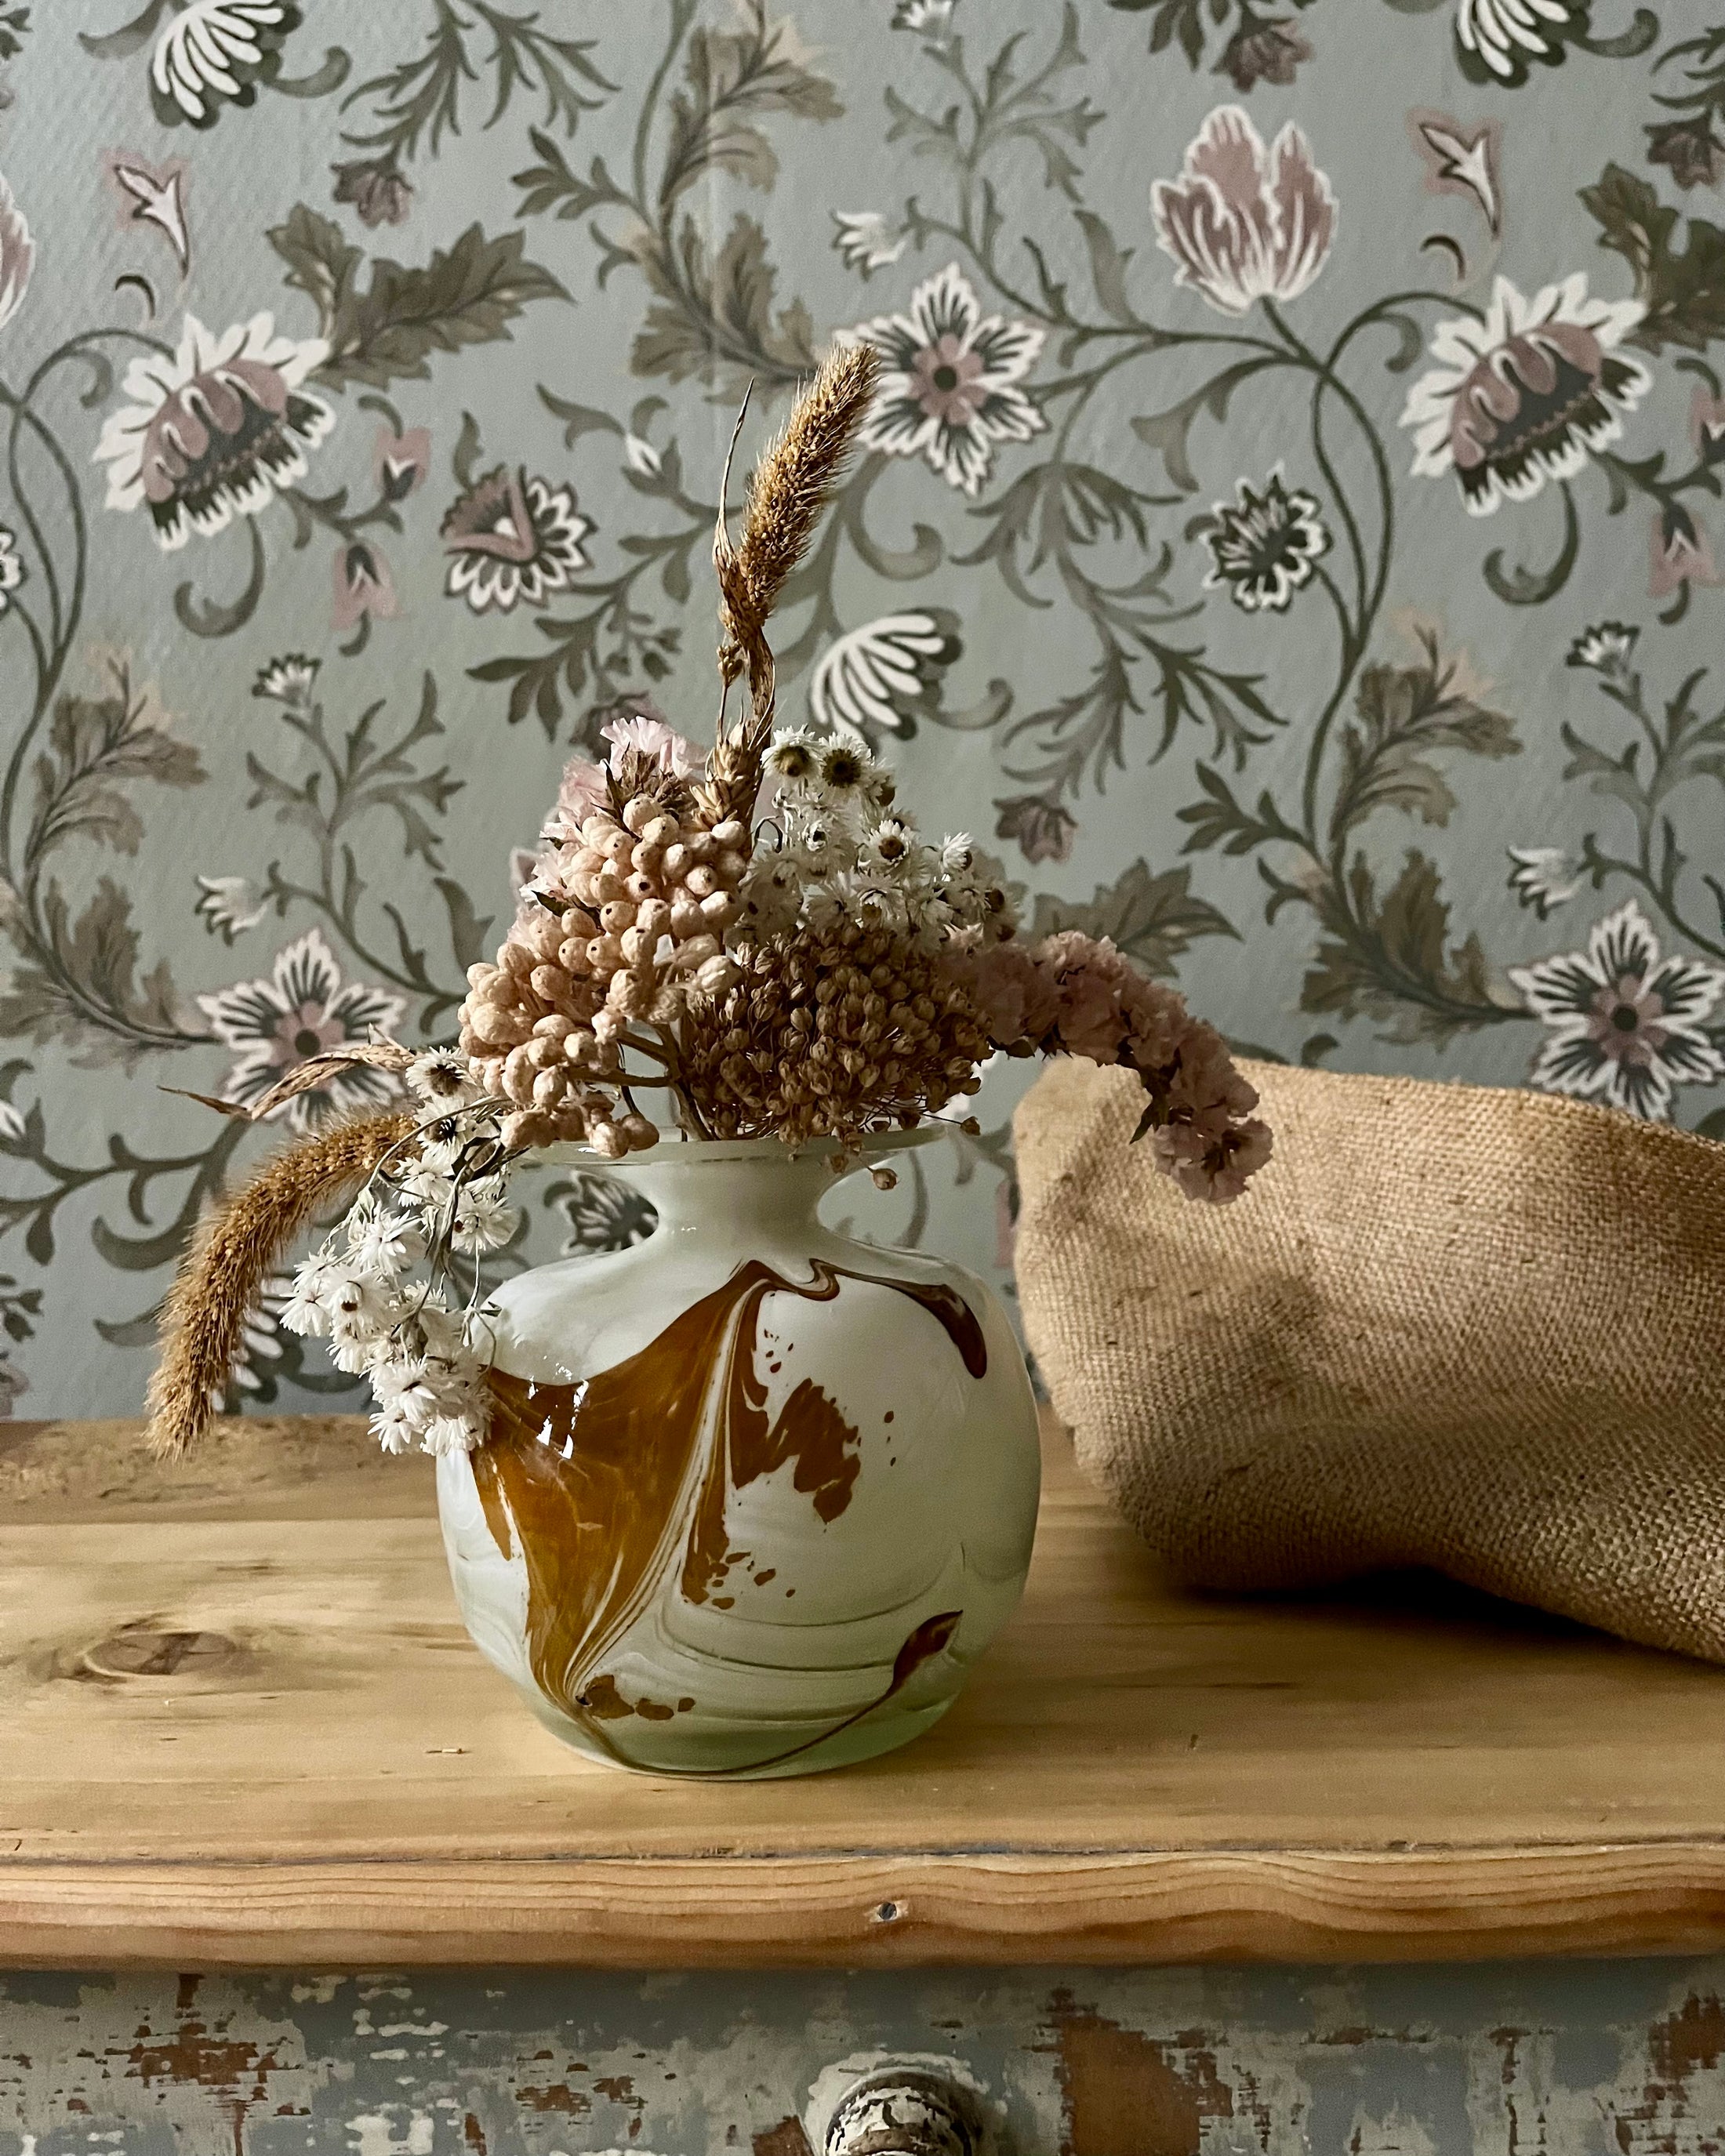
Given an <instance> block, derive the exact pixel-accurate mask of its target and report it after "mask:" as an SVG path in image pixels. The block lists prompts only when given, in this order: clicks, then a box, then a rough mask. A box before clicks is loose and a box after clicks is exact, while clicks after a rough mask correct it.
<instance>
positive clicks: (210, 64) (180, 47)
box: [150, 0, 300, 127]
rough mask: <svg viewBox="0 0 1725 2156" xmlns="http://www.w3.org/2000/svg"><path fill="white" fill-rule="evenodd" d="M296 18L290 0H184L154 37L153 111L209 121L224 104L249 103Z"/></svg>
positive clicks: (166, 117) (200, 123)
mask: <svg viewBox="0 0 1725 2156" xmlns="http://www.w3.org/2000/svg"><path fill="white" fill-rule="evenodd" d="M299 20H300V8H299V7H298V6H297V4H296V0H190V4H189V5H187V6H185V7H182V9H181V11H180V12H179V13H177V14H176V15H175V16H174V17H173V18H172V20H171V21H170V23H168V25H167V28H166V29H165V30H163V32H162V35H161V36H160V37H159V38H157V40H156V50H155V52H154V53H153V54H151V59H150V90H151V100H152V102H153V103H154V105H155V107H156V116H157V119H158V120H161V121H164V122H166V123H168V124H172V122H173V121H177V120H189V121H191V123H192V125H193V126H194V127H209V126H213V125H214V123H215V121H217V120H218V118H219V117H220V115H221V108H222V106H223V104H224V103H227V104H233V105H250V104H251V103H252V102H253V101H254V99H255V98H256V96H257V94H258V93H257V90H256V87H255V85H256V83H257V80H258V78H259V75H261V74H264V72H265V71H266V69H267V68H268V66H269V64H270V58H271V55H272V54H274V53H275V52H276V51H277V49H279V48H280V44H281V42H282V40H283V38H285V37H286V36H287V34H288V33H289V31H290V30H291V29H293V28H295V25H296V24H297V23H298V22H299Z"/></svg>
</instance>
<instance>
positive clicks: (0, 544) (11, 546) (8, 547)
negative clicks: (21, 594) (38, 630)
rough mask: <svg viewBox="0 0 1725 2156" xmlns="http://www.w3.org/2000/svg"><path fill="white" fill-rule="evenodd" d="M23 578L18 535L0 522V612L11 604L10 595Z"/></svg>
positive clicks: (22, 561)
mask: <svg viewBox="0 0 1725 2156" xmlns="http://www.w3.org/2000/svg"><path fill="white" fill-rule="evenodd" d="M23 580H24V557H23V555H22V554H20V553H19V552H18V535H17V534H16V533H15V532H12V531H8V530H7V528H6V526H4V525H3V524H0V613H5V611H6V609H7V608H8V607H9V606H10V605H11V604H12V595H13V593H14V592H15V591H16V590H17V589H18V586H19V585H20V584H21V583H23Z"/></svg>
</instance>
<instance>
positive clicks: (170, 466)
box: [95, 314, 336, 549]
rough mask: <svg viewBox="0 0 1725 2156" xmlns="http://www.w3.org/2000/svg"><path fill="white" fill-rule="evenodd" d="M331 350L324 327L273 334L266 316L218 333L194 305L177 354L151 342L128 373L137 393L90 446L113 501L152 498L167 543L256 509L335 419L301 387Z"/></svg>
mask: <svg viewBox="0 0 1725 2156" xmlns="http://www.w3.org/2000/svg"><path fill="white" fill-rule="evenodd" d="M328 356H329V346H328V345H327V344H326V342H325V341H324V340H323V339H322V338H321V337H300V338H294V337H285V336H277V335H276V334H275V317H274V316H271V315H268V314H261V315H254V316H252V318H251V320H250V321H249V322H240V323H236V324H234V326H232V327H231V328H228V329H226V330H223V332H222V334H221V336H211V334H210V332H209V331H208V330H207V329H205V327H204V326H203V323H202V322H200V321H198V319H197V317H196V316H193V315H187V317H186V320H185V326H184V327H183V329H182V332H181V336H180V344H179V350H178V351H177V353H176V354H175V355H174V357H172V358H171V359H169V358H166V357H163V356H162V354H161V353H160V352H146V353H144V354H142V355H141V357H138V358H136V359H135V360H133V362H132V363H131V366H130V367H128V368H127V369H126V380H125V382H124V384H123V385H122V387H123V391H124V394H125V395H126V396H127V397H128V398H131V403H129V404H126V405H123V406H122V407H121V408H120V410H119V411H117V412H114V413H110V415H109V418H108V420H107V423H106V424H105V426H104V427H103V429H102V432H101V437H100V440H99V441H98V442H97V444H96V446H95V459H96V461H97V462H98V463H100V464H105V465H107V467H108V495H107V506H108V507H109V508H110V509H115V510H121V511H130V510H133V509H136V508H138V507H139V506H141V505H142V504H146V503H147V504H148V506H149V511H150V516H151V521H152V523H153V524H154V526H155V531H156V538H157V544H158V545H159V546H161V547H164V548H167V549H172V548H174V547H183V546H184V545H185V543H186V541H187V537H188V536H189V535H190V534H191V533H192V532H193V531H199V532H203V533H204V534H205V535H208V534H209V533H210V532H213V531H221V530H223V527H224V526H226V525H227V524H228V523H229V522H230V521H231V520H232V519H233V518H234V517H235V516H255V515H256V514H257V512H258V511H259V510H260V509H263V508H264V507H266V506H267V505H268V504H269V502H270V499H271V497H272V496H273V495H275V493H276V491H277V490H279V489H281V488H285V487H286V486H289V485H291V484H292V482H293V481H294V480H296V479H299V478H300V477H301V476H302V475H303V474H304V473H305V453H306V451H307V450H308V449H315V448H316V445H317V444H318V443H320V442H321V441H322V439H324V437H325V436H326V434H328V433H329V431H330V429H331V427H333V426H334V425H335V423H336V415H335V413H333V412H332V411H331V409H330V408H329V406H328V405H327V404H326V403H324V401H323V399H322V398H321V397H316V396H314V395H313V394H312V393H311V391H310V390H308V389H305V388H303V387H302V386H301V385H302V384H303V383H304V382H305V377H307V375H309V374H310V373H311V371H312V369H313V368H314V367H317V366H319V365H321V362H323V361H324V360H325V359H326V358H327V357H328Z"/></svg>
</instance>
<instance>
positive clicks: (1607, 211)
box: [1581, 165, 1725, 352]
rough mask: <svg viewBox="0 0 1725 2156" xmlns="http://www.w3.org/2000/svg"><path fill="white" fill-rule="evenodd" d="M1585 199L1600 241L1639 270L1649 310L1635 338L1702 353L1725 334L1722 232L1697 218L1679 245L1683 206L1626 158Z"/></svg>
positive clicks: (1655, 347)
mask: <svg viewBox="0 0 1725 2156" xmlns="http://www.w3.org/2000/svg"><path fill="white" fill-rule="evenodd" d="M1581 199H1582V201H1583V202H1584V203H1586V205H1587V207H1588V208H1589V210H1590V211H1591V212H1592V213H1593V216H1594V220H1595V222H1596V223H1598V225H1599V244H1600V246H1601V247H1609V248H1610V249H1612V251H1613V252H1614V253H1615V254H1621V255H1622V256H1623V257H1624V258H1625V260H1626V261H1628V262H1629V264H1630V266H1631V267H1632V268H1633V269H1634V270H1635V297H1636V298H1637V299H1638V300H1640V301H1641V302H1642V304H1643V305H1645V308H1646V313H1645V316H1644V317H1643V318H1642V321H1640V324H1639V326H1637V327H1636V328H1635V330H1634V331H1632V332H1631V333H1630V334H1631V341H1632V342H1634V343H1635V344H1639V345H1641V346H1644V347H1645V349H1646V350H1647V351H1649V352H1663V351H1664V350H1665V348H1666V346H1667V345H1671V344H1675V345H1678V346H1683V347H1685V348H1686V349H1687V350H1689V351H1692V352H1702V351H1704V350H1705V349H1706V347H1707V346H1708V345H1709V344H1710V343H1711V342H1712V340H1713V339H1714V338H1715V337H1717V336H1721V335H1725V231H1722V230H1721V229H1720V228H1719V227H1718V226H1717V224H1711V223H1708V222H1707V219H1706V218H1700V217H1692V218H1690V219H1689V229H1688V234H1687V236H1686V239H1685V240H1684V243H1683V244H1682V245H1681V246H1679V245H1678V244H1677V234H1678V227H1679V225H1680V224H1681V223H1682V219H1681V218H1680V216H1679V214H1678V213H1677V212H1676V210H1674V209H1672V208H1669V207H1668V206H1667V205H1666V203H1662V202H1661V200H1660V199H1659V197H1658V195H1657V194H1656V192H1655V191H1654V189H1653V187H1651V185H1650V184H1649V183H1648V182H1647V181H1645V180H1644V179H1642V178H1641V177H1640V176H1639V175H1638V174H1636V173H1635V172H1628V171H1626V170H1625V167H1623V166H1621V165H1607V166H1606V167H1605V169H1604V172H1603V173H1602V174H1601V175H1600V177H1599V179H1598V181H1597V182H1595V183H1594V185H1593V186H1592V187H1584V188H1583V189H1582V190H1581Z"/></svg>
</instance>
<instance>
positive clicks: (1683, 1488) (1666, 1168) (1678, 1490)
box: [1015, 1060, 1725, 1661]
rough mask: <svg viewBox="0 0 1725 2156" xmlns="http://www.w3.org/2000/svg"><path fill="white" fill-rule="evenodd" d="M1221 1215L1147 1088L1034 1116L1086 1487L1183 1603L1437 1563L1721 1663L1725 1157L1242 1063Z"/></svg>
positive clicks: (1611, 1117)
mask: <svg viewBox="0 0 1725 2156" xmlns="http://www.w3.org/2000/svg"><path fill="white" fill-rule="evenodd" d="M1246 1070H1247V1075H1249V1076H1250V1079H1251V1081H1252V1083H1253V1084H1254V1085H1255V1086H1257V1087H1258V1088H1259V1089H1260V1091H1261V1092H1262V1094H1263V1096H1264V1103H1265V1106H1264V1113H1265V1114H1266V1116H1268V1117H1269V1119H1270V1121H1271V1124H1272V1125H1273V1126H1274V1128H1275V1132H1276V1158H1275V1159H1274V1160H1273V1161H1272V1162H1271V1164H1270V1166H1269V1167H1268V1168H1266V1169H1265V1170H1264V1171H1263V1172H1262V1173H1261V1174H1260V1175H1259V1176H1258V1177H1257V1178H1255V1181H1254V1183H1253V1184H1252V1186H1251V1188H1250V1190H1249V1191H1248V1192H1247V1193H1246V1195H1245V1197H1243V1198H1242V1199H1240V1200H1239V1201H1238V1202H1237V1203H1236V1204H1233V1205H1230V1206H1226V1207H1215V1206H1209V1205H1203V1204H1191V1203H1189V1201H1188V1200H1186V1199H1183V1198H1182V1197H1180V1196H1179V1194H1178V1193H1177V1192H1176V1191H1175V1190H1174V1189H1173V1187H1172V1186H1171V1185H1170V1184H1169V1183H1168V1182H1167V1181H1166V1180H1165V1179H1164V1178H1163V1177H1162V1176H1160V1175H1158V1173H1157V1172H1156V1170H1155V1168H1154V1166H1153V1163H1152V1161H1151V1158H1150V1157H1149V1153H1148V1149H1147V1147H1132V1148H1130V1149H1128V1147H1127V1140H1128V1139H1129V1138H1130V1137H1131V1135H1132V1128H1133V1126H1134V1123H1135V1122H1136V1121H1137V1116H1138V1112H1139V1103H1140V1097H1141V1096H1140V1095H1139V1093H1138V1091H1137V1085H1136V1081H1134V1080H1133V1079H1132V1077H1131V1076H1130V1075H1128V1074H1126V1073H1123V1072H1122V1071H1119V1070H1098V1069H1096V1066H1095V1065H1091V1064H1086V1063H1081V1062H1076V1061H1064V1060H1063V1061H1061V1062H1058V1063H1055V1064H1054V1065H1051V1066H1050V1069H1049V1070H1048V1072H1047V1074H1046V1075H1045V1076H1044V1077H1043V1078H1042V1079H1041V1081H1040V1082H1039V1083H1038V1084H1037V1086H1035V1087H1034V1090H1033V1091H1031V1092H1030V1093H1029V1096H1027V1097H1026V1099H1025V1101H1024V1104H1023V1106H1021V1107H1020V1108H1019V1113H1018V1116H1017V1119H1016V1124H1015V1129H1016V1134H1017V1141H1018V1163H1019V1178H1020V1181H1021V1183H1022V1186H1023V1193H1024V1202H1023V1209H1022V1212H1021V1214H1020V1218H1019V1242H1018V1277H1019V1294H1020V1296H1021V1297H1022V1299H1023V1304H1024V1322H1025V1327H1026V1330H1027V1332H1028V1335H1029V1341H1030V1343H1031V1346H1032V1347H1033V1348H1034V1351H1035V1353H1036V1357H1037V1359H1038V1361H1039V1363H1040V1365H1041V1368H1042V1369H1043V1371H1044V1373H1045V1375H1046V1378H1047V1381H1048V1384H1049V1388H1050V1393H1051V1394H1052V1397H1053V1401H1054V1404H1055V1409H1057V1411H1058V1412H1059V1413H1060V1415H1061V1416H1062V1417H1063V1418H1064V1419H1065V1421H1066V1422H1068V1423H1069V1424H1071V1425H1072V1427H1073V1429H1074V1430H1075V1432H1076V1439H1077V1446H1078V1455H1079V1459H1080V1460H1081V1463H1082V1465H1083V1466H1084V1467H1085V1468H1086V1470H1087V1471H1089V1472H1090V1473H1091V1475H1092V1476H1096V1478H1097V1479H1099V1480H1100V1481H1101V1482H1102V1483H1103V1484H1104V1485H1105V1486H1106V1488H1107V1489H1108V1490H1109V1491H1111V1494H1112V1495H1113V1496H1114V1498H1115V1499H1116V1500H1117V1502H1118V1503H1119V1505H1120V1507H1121V1508H1122V1511H1123V1512H1125V1513H1126V1515H1127V1517H1128V1518H1129V1519H1130V1520H1131V1521H1132V1522H1133V1524H1134V1525H1135V1526H1136V1527H1137V1528H1138V1530H1139V1531H1140V1532H1141V1533H1142V1535H1143V1536H1144V1537H1145V1538H1146V1539H1147V1541H1148V1542H1149V1543H1150V1544H1151V1545H1152V1546H1153V1548H1155V1549H1156V1550H1157V1551H1158V1552H1159V1553H1161V1554H1162V1555H1163V1557H1164V1558H1167V1559H1168V1562H1169V1563H1170V1564H1171V1565H1172V1566H1173V1568H1174V1569H1175V1571H1176V1572H1177V1573H1178V1574H1179V1575H1180V1576H1181V1577H1182V1578H1184V1579H1186V1580H1188V1581H1189V1582H1191V1583H1193V1584H1197V1585H1203V1586H1208V1587H1216V1588H1230V1589H1242V1588H1244V1589H1273V1588H1289V1587H1299V1586H1307V1585H1314V1584H1322V1583H1325V1582H1330V1581H1335V1580H1337V1579H1341V1578H1345V1577H1347V1576H1348V1574H1351V1573H1359V1572H1363V1571H1367V1570H1371V1569H1375V1568H1379V1567H1384V1566H1404V1565H1426V1566H1432V1567H1435V1568H1437V1569H1439V1570H1440V1571H1442V1572H1445V1573H1449V1574H1450V1575H1451V1576H1452V1577H1453V1578H1456V1579H1459V1580H1463V1581H1466V1582H1467V1583H1468V1584H1471V1585H1472V1586H1475V1587H1479V1588H1484V1589H1488V1590H1489V1591H1490V1592H1491V1593H1492V1594H1502V1595H1508V1596H1512V1597H1513V1598H1514V1599H1517V1600H1519V1601H1523V1602H1530V1603H1534V1604H1538V1605H1539V1606H1540V1607H1542V1608H1543V1609H1551V1610H1555V1611H1558V1613H1560V1614H1563V1615H1564V1616H1568V1617H1574V1618H1579V1619H1581V1620H1584V1621H1585V1622H1586V1623H1588V1624H1591V1625H1601V1626H1603V1627H1604V1629H1605V1630H1609V1631H1612V1632H1617V1633H1620V1634H1621V1635H1623V1636H1624V1637H1625V1639H1630V1640H1643V1641H1645V1642H1647V1643H1648V1644H1650V1645H1654V1646H1660V1647H1672V1648H1676V1649H1679V1650H1681V1651H1683V1652H1685V1653H1688V1654H1692V1655H1706V1656H1707V1657H1709V1658H1711V1659H1712V1660H1713V1661H1725V1244H1722V1231H1725V1146H1721V1145H1716V1144H1712V1143H1709V1142H1707V1140H1705V1139H1702V1138H1697V1137H1691V1136H1689V1135H1687V1134H1686V1133H1684V1132H1679V1131H1673V1130H1670V1129H1667V1128H1665V1127H1661V1126H1659V1125H1656V1124H1648V1123H1643V1122H1635V1121H1634V1120H1632V1119H1631V1118H1630V1117H1629V1116H1624V1115H1619V1114H1616V1113H1615V1112H1613V1111H1609V1110H1606V1109H1602V1108H1594V1107H1589V1106H1583V1105H1580V1104H1578V1103H1575V1102H1572V1101H1561V1100H1555V1099H1553V1098H1550V1097H1549V1096H1544V1095H1541V1094H1538V1093H1531V1092H1517V1091H1497V1090H1491V1089H1486V1088H1484V1087H1480V1086H1447V1085H1431V1084H1427V1083H1425V1082H1423V1081H1416V1080H1413V1079H1405V1078H1369V1077H1343V1076H1337V1075H1332V1074H1331V1073H1328V1072H1326V1071H1317V1070H1286V1069H1282V1068H1280V1067H1276V1066H1271V1065H1247V1066H1246Z"/></svg>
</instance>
